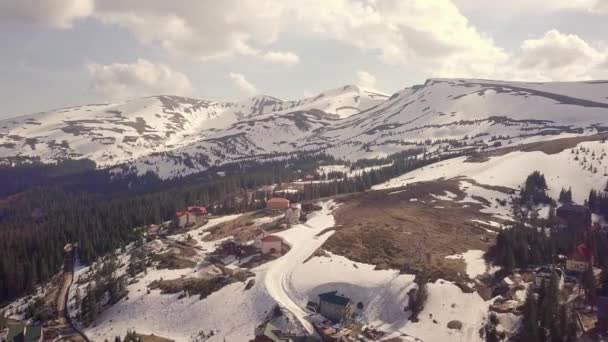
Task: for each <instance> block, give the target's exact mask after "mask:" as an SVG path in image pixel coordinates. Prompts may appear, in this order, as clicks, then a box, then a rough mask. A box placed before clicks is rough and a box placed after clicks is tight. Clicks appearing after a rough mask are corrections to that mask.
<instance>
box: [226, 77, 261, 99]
mask: <svg viewBox="0 0 608 342" xmlns="http://www.w3.org/2000/svg"><path fill="white" fill-rule="evenodd" d="M228 78H229V79H230V80H231V81H232V84H233V85H234V86H235V87H236V88H237V89H238V91H239V92H240V93H241V94H242V95H245V96H251V95H255V93H256V92H257V89H256V87H255V85H253V83H251V82H249V81H247V79H246V78H245V75H243V74H240V73H237V72H231V73H229V74H228Z"/></svg>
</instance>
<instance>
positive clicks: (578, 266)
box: [566, 260, 589, 272]
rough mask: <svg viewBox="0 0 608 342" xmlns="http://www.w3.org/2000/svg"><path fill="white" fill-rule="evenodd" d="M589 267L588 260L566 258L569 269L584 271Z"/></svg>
mask: <svg viewBox="0 0 608 342" xmlns="http://www.w3.org/2000/svg"><path fill="white" fill-rule="evenodd" d="M587 267H589V263H588V262H586V261H578V260H566V269H567V270H568V271H575V272H584V271H586V270H587Z"/></svg>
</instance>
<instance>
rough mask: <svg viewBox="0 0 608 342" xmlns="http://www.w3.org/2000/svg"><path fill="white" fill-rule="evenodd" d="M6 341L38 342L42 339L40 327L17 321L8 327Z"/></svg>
mask: <svg viewBox="0 0 608 342" xmlns="http://www.w3.org/2000/svg"><path fill="white" fill-rule="evenodd" d="M6 340H7V341H8V342H38V341H42V327H41V326H38V325H28V324H24V323H17V324H14V325H11V326H9V327H8V334H7V335H6Z"/></svg>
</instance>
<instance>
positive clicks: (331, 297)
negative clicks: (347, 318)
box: [319, 291, 350, 306]
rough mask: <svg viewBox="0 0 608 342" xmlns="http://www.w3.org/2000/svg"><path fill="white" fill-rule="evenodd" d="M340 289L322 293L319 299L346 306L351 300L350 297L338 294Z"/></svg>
mask: <svg viewBox="0 0 608 342" xmlns="http://www.w3.org/2000/svg"><path fill="white" fill-rule="evenodd" d="M337 293H338V291H331V292H326V293H321V294H320V295H319V299H320V300H321V301H323V302H329V303H332V304H336V305H341V306H346V305H347V304H348V303H349V302H350V298H347V297H344V296H338V295H337Z"/></svg>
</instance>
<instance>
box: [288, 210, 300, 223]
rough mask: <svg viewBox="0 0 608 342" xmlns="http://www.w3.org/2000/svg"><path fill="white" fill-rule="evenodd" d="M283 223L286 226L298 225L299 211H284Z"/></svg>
mask: <svg viewBox="0 0 608 342" xmlns="http://www.w3.org/2000/svg"><path fill="white" fill-rule="evenodd" d="M285 222H287V223H288V224H298V223H300V209H297V208H289V209H287V210H285Z"/></svg>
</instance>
